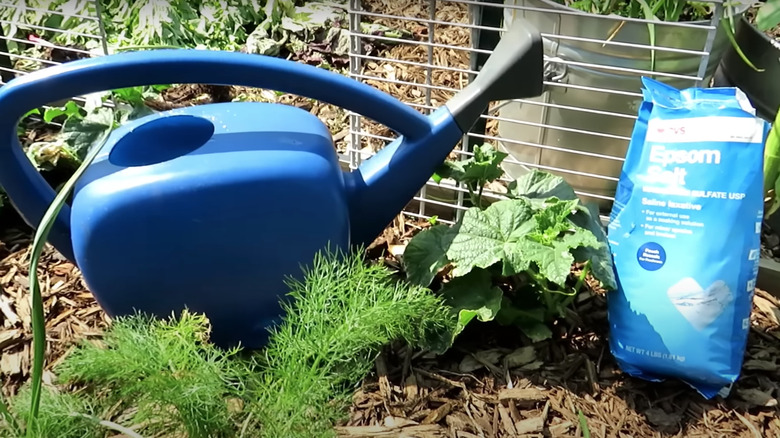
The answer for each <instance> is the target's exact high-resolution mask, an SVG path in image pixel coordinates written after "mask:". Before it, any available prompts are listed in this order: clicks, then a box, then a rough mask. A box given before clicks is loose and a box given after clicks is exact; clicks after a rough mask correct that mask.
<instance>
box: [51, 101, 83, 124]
mask: <svg viewBox="0 0 780 438" xmlns="http://www.w3.org/2000/svg"><path fill="white" fill-rule="evenodd" d="M62 115H64V116H66V117H67V118H68V119H70V118H72V117H76V118H80V117H81V108H80V107H79V106H78V105H76V102H74V101H72V100H69V101H68V103H66V104H65V106H63V107H52V108H47V109H46V110H45V111H44V112H43V120H44V121H45V122H46V123H51V121H52V120H54V119H56V118H57V117H59V116H62Z"/></svg>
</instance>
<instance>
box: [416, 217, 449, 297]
mask: <svg viewBox="0 0 780 438" xmlns="http://www.w3.org/2000/svg"><path fill="white" fill-rule="evenodd" d="M457 233H458V229H457V226H454V227H450V226H448V225H446V224H438V225H434V226H432V227H430V228H428V229H426V230H423V231H421V232H419V233H417V235H415V236H414V237H413V238H412V240H410V241H409V244H408V245H407V246H406V249H405V250H404V258H403V263H404V269H405V270H406V277H407V279H408V280H409V281H410V282H412V283H414V284H417V285H420V286H423V287H427V286H428V285H430V284H431V282H432V281H433V278H434V277H435V276H436V274H437V273H438V272H439V271H440V270H441V269H442V268H444V267H445V266H447V264H449V262H450V261H449V259H448V258H447V251H448V250H449V248H450V244H451V243H452V240H453V239H454V238H455V235H456V234H457Z"/></svg>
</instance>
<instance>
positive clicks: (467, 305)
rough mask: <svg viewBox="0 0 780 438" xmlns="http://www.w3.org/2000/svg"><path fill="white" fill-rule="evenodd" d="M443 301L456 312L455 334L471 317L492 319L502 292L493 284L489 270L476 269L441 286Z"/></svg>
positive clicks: (499, 302) (499, 304) (484, 319)
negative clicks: (456, 324) (456, 325)
mask: <svg viewBox="0 0 780 438" xmlns="http://www.w3.org/2000/svg"><path fill="white" fill-rule="evenodd" d="M441 294H442V297H443V298H444V300H445V302H446V303H447V304H448V305H449V306H450V307H452V309H453V311H454V312H456V313H457V314H458V327H457V329H456V331H455V335H457V334H458V333H460V332H461V331H463V329H464V328H465V327H466V325H467V324H468V323H469V322H471V320H472V319H474V318H477V319H478V320H479V321H482V322H486V321H492V320H493V318H495V317H496V315H497V314H498V311H499V309H500V308H501V298H502V297H503V296H504V292H503V291H502V290H501V289H499V288H498V287H495V286H493V282H492V276H491V275H490V272H488V271H485V270H482V269H477V270H473V271H471V272H469V274H468V275H466V276H463V277H457V278H453V279H452V280H451V281H450V282H448V283H446V284H445V285H444V286H443V287H442V288H441Z"/></svg>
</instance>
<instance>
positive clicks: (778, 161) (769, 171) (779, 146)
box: [764, 111, 780, 216]
mask: <svg viewBox="0 0 780 438" xmlns="http://www.w3.org/2000/svg"><path fill="white" fill-rule="evenodd" d="M778 125H780V111H778V112H777V117H776V118H775V122H774V124H772V129H771V130H770V131H769V136H767V139H766V145H765V147H764V193H765V194H766V193H769V191H770V190H772V189H775V193H774V197H773V198H774V199H772V204H771V205H770V207H769V209H768V210H767V212H766V216H770V215H772V214H774V212H775V211H777V209H778V207H780V198H779V197H780V193H778V188H780V187H778V186H779V185H780V178H779V177H780V126H778Z"/></svg>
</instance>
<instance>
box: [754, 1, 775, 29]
mask: <svg viewBox="0 0 780 438" xmlns="http://www.w3.org/2000/svg"><path fill="white" fill-rule="evenodd" d="M779 24H780V0H767V1H766V2H764V4H762V5H761V7H759V8H758V12H756V27H757V28H758V30H760V31H761V32H766V31H768V30H770V29H774V28H775V27H777V26H778V25H779Z"/></svg>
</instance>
